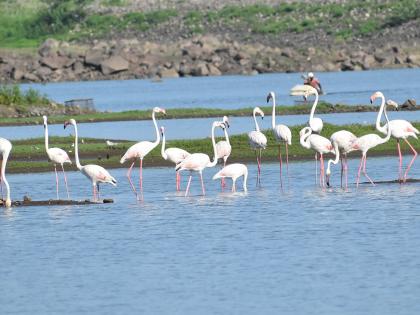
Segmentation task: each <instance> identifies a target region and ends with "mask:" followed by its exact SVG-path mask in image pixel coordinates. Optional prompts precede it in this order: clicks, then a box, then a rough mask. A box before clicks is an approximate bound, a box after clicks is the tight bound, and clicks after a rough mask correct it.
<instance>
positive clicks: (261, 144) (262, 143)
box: [248, 107, 267, 185]
mask: <svg viewBox="0 0 420 315" xmlns="http://www.w3.org/2000/svg"><path fill="white" fill-rule="evenodd" d="M256 114H259V115H260V116H261V119H264V112H263V111H262V110H261V109H260V108H259V107H255V108H254V110H253V112H252V115H253V116H254V122H255V130H253V131H251V132H249V133H248V142H249V145H250V146H251V148H252V149H253V150H255V155H256V157H257V165H258V175H257V185H258V184H259V183H260V184H261V179H260V176H261V151H262V150H263V149H265V148H266V147H267V137H266V136H265V134H263V133H262V132H261V131H260V126H258V123H257V118H256V117H255V115H256ZM257 150H258V151H259V153H257Z"/></svg>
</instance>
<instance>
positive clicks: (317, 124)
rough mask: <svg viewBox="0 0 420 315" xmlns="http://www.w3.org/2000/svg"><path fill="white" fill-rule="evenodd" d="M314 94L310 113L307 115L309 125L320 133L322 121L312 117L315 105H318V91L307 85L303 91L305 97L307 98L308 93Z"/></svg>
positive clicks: (315, 131)
mask: <svg viewBox="0 0 420 315" xmlns="http://www.w3.org/2000/svg"><path fill="white" fill-rule="evenodd" d="M312 94H313V95H315V101H314V103H313V105H312V108H311V114H310V115H309V127H311V129H312V131H313V132H314V133H321V130H322V128H323V127H324V123H323V122H322V119H321V118H319V117H314V114H315V109H316V106H317V105H318V100H319V95H318V91H317V90H316V89H314V88H313V87H311V86H308V90H307V91H306V92H305V99H307V98H308V96H309V95H312Z"/></svg>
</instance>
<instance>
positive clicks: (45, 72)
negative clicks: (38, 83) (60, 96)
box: [36, 67, 52, 81]
mask: <svg viewBox="0 0 420 315" xmlns="http://www.w3.org/2000/svg"><path fill="white" fill-rule="evenodd" d="M51 73H52V70H51V69H50V68H48V67H39V68H38V69H37V70H36V74H37V75H38V76H39V77H40V78H41V80H42V81H48V79H49V76H50V75H51Z"/></svg>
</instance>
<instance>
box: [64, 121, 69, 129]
mask: <svg viewBox="0 0 420 315" xmlns="http://www.w3.org/2000/svg"><path fill="white" fill-rule="evenodd" d="M69 124H70V123H69V122H68V121H66V122H64V129H66V127H67V125H69Z"/></svg>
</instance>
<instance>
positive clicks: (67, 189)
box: [61, 164, 70, 199]
mask: <svg viewBox="0 0 420 315" xmlns="http://www.w3.org/2000/svg"><path fill="white" fill-rule="evenodd" d="M61 169H62V170H63V175H64V183H66V191H67V199H70V194H69V186H68V185H67V176H66V172H65V171H64V166H63V164H61Z"/></svg>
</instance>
